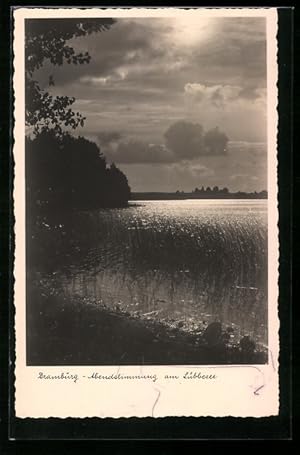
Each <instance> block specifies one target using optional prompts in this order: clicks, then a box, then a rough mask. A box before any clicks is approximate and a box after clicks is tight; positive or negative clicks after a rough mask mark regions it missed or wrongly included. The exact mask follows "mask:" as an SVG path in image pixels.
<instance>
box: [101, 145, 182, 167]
mask: <svg viewBox="0 0 300 455" xmlns="http://www.w3.org/2000/svg"><path fill="white" fill-rule="evenodd" d="M105 153H106V156H107V158H108V159H109V160H110V161H114V162H116V163H124V164H129V163H135V164H141V163H171V162H173V161H174V159H175V158H174V155H173V153H172V152H171V151H170V150H168V149H167V148H166V147H165V146H164V145H161V144H147V143H146V142H143V141H139V140H137V139H131V140H128V141H124V142H120V143H119V144H118V145H117V147H116V148H109V149H107V150H106V152H105Z"/></svg>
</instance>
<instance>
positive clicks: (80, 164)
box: [26, 131, 130, 217]
mask: <svg viewBox="0 0 300 455" xmlns="http://www.w3.org/2000/svg"><path fill="white" fill-rule="evenodd" d="M26 182H27V188H26V191H27V208H28V213H29V214H31V215H32V216H33V217H34V216H35V215H36V214H37V213H47V214H49V213H51V212H53V211H56V212H57V211H59V212H64V211H66V209H75V208H79V209H88V208H97V207H113V206H124V205H126V203H127V201H128V199H129V196H130V188H129V186H128V182H127V178H126V176H125V175H124V174H123V173H122V172H121V171H120V170H119V169H118V168H117V167H116V166H115V165H112V166H110V167H109V166H107V164H106V160H105V157H104V156H103V155H102V154H101V152H100V150H99V148H98V146H97V145H96V144H95V143H93V142H91V141H89V140H87V139H85V138H83V137H78V138H75V137H73V136H71V135H70V134H67V133H65V134H63V135H62V136H59V137H57V136H56V133H55V131H48V132H46V131H44V132H42V133H40V134H39V135H38V136H37V137H36V138H34V139H31V138H27V139H26Z"/></svg>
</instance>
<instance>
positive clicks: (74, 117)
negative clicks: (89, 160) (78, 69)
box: [25, 18, 115, 135]
mask: <svg viewBox="0 0 300 455" xmlns="http://www.w3.org/2000/svg"><path fill="white" fill-rule="evenodd" d="M114 22H115V20H114V19H110V18H101V19H80V18H76V19H63V20H62V19H27V20H26V26H25V97H26V125H27V126H29V127H33V132H34V133H35V134H38V133H40V132H41V131H47V130H49V129H50V128H53V129H54V130H55V132H56V134H57V135H59V134H61V133H62V126H66V127H71V128H73V129H75V128H77V126H79V125H81V126H83V124H84V120H85V117H83V116H82V115H81V114H80V113H79V112H73V111H72V109H71V107H70V106H72V104H73V103H74V101H75V98H73V97H68V96H52V95H51V94H50V93H49V92H47V91H46V90H43V89H42V88H41V87H40V86H39V84H38V82H37V81H36V80H35V79H34V72H35V70H37V69H39V68H41V67H42V66H43V64H44V62H45V61H46V60H48V61H50V62H51V63H52V64H53V65H62V64H63V63H67V64H71V63H72V64H75V65H77V64H84V63H88V62H89V61H90V59H91V57H90V55H89V53H88V52H85V53H79V54H76V52H75V50H74V49H73V48H72V47H71V46H69V45H68V44H67V43H68V41H69V40H70V39H71V38H76V37H80V36H85V35H90V34H91V33H95V32H102V31H105V30H108V29H109V28H110V27H111V26H112V24H113V23H114ZM54 83H55V82H54V80H53V76H51V75H50V76H49V85H54Z"/></svg>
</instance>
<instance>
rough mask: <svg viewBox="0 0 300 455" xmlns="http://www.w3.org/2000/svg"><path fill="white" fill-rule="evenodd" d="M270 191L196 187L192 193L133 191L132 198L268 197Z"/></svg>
mask: <svg viewBox="0 0 300 455" xmlns="http://www.w3.org/2000/svg"><path fill="white" fill-rule="evenodd" d="M267 198H268V193H267V191H265V190H263V191H260V192H256V191H254V192H252V193H247V192H245V191H237V192H235V193H231V192H230V191H229V190H228V188H222V189H219V188H218V187H217V186H215V187H214V188H212V189H211V188H210V187H207V188H204V187H202V188H201V189H199V188H195V190H194V191H192V192H191V193H188V192H184V191H179V190H178V191H176V192H175V193H163V192H147V193H136V192H135V193H131V200H135V201H137V200H149V199H151V200H164V199H169V200H172V199H175V200H176V199H267Z"/></svg>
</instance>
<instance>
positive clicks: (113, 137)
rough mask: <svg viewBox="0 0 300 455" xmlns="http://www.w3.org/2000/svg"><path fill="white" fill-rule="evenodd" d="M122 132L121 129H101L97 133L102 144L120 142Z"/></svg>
mask: <svg viewBox="0 0 300 455" xmlns="http://www.w3.org/2000/svg"><path fill="white" fill-rule="evenodd" d="M121 138H122V134H121V133H120V132H119V131H101V132H99V133H98V134H97V139H98V141H97V142H98V143H99V144H100V145H102V146H107V145H109V144H112V143H115V142H119V141H120V139H121Z"/></svg>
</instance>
